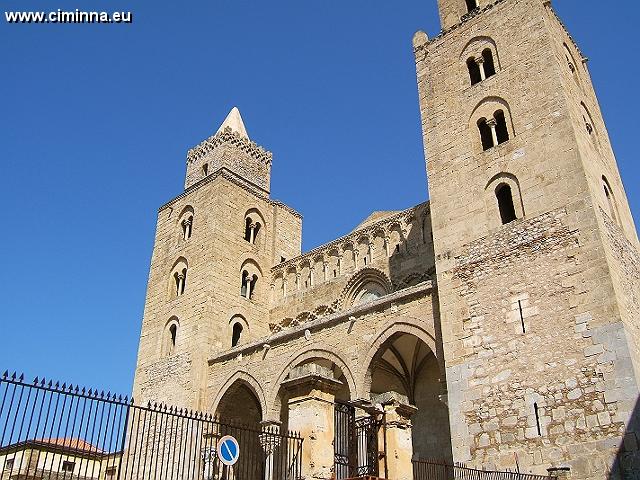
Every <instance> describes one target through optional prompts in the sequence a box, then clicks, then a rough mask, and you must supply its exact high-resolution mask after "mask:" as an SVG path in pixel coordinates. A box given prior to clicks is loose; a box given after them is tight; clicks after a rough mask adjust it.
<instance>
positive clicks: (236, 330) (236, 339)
mask: <svg viewBox="0 0 640 480" xmlns="http://www.w3.org/2000/svg"><path fill="white" fill-rule="evenodd" d="M241 336H242V324H241V323H235V324H234V325H233V334H232V336H231V346H232V347H235V346H237V345H238V343H240V337H241Z"/></svg>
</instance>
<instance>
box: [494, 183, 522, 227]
mask: <svg viewBox="0 0 640 480" xmlns="http://www.w3.org/2000/svg"><path fill="white" fill-rule="evenodd" d="M496 199H497V200H498V209H499V210H500V220H502V224H503V225H506V224H507V223H511V222H513V221H514V220H516V219H517V218H518V217H517V216H516V208H515V205H514V204H513V194H512V192H511V187H510V186H509V185H507V184H506V183H502V184H500V185H498V187H497V188H496Z"/></svg>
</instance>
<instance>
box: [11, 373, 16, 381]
mask: <svg viewBox="0 0 640 480" xmlns="http://www.w3.org/2000/svg"><path fill="white" fill-rule="evenodd" d="M16 377H17V375H16V372H13V375H11V380H15V379H16Z"/></svg>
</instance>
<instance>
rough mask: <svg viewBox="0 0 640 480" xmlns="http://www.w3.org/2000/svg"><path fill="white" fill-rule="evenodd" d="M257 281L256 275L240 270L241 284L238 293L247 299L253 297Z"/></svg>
mask: <svg viewBox="0 0 640 480" xmlns="http://www.w3.org/2000/svg"><path fill="white" fill-rule="evenodd" d="M257 282H258V276H257V275H250V274H249V272H248V271H246V270H243V271H242V285H241V286H240V295H241V296H243V297H244V298H248V299H249V300H251V299H253V297H254V293H255V289H256V284H257Z"/></svg>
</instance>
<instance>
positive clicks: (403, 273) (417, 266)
mask: <svg viewBox="0 0 640 480" xmlns="http://www.w3.org/2000/svg"><path fill="white" fill-rule="evenodd" d="M428 212H429V205H428V204H426V205H424V207H423V208H420V209H418V210H417V211H416V216H415V219H414V220H413V222H414V225H413V228H411V230H410V231H409V233H408V235H407V238H405V239H404V240H405V242H404V243H405V245H406V247H405V248H404V249H401V250H400V251H399V252H394V253H392V255H391V256H390V258H389V274H390V279H391V281H392V283H393V284H394V287H395V288H400V289H401V288H405V287H408V286H412V285H415V284H418V283H421V282H424V281H428V280H431V281H432V282H433V286H434V288H433V290H432V292H431V295H432V312H431V313H432V315H433V322H434V327H435V335H436V338H435V341H436V342H435V343H436V351H435V352H433V353H434V355H435V357H436V359H437V360H438V366H439V378H438V379H437V380H436V382H434V383H433V385H432V386H433V393H432V395H433V397H434V400H435V402H436V403H438V402H439V403H440V404H441V405H442V407H443V408H442V410H441V412H442V413H443V415H442V419H441V422H440V423H439V429H438V432H432V436H433V437H437V438H439V439H440V440H438V441H437V442H436V443H437V444H431V445H430V446H429V447H428V448H427V447H425V444H424V443H425V442H423V441H421V439H418V438H416V435H418V436H420V435H424V434H426V433H427V432H426V431H425V428H426V429H427V430H429V429H431V428H433V425H428V424H426V423H425V424H423V425H422V427H423V428H420V427H421V426H420V425H419V424H417V422H420V421H421V419H420V415H414V416H413V417H412V423H413V424H414V429H413V434H414V439H413V440H414V441H413V443H414V451H413V455H414V458H422V459H433V460H439V461H444V462H446V463H451V462H452V461H453V455H452V448H451V433H450V425H449V415H448V410H449V407H448V405H447V387H446V385H447V382H446V373H445V372H446V371H445V368H444V352H443V344H442V328H441V325H440V309H439V304H438V294H437V288H436V272H435V253H434V250H433V236H432V230H431V215H430V214H429V213H428ZM425 214H426V215H425ZM424 320H425V321H431V319H430V318H425V319H424ZM434 380H435V378H434ZM429 388H431V387H429ZM416 403H417V402H416ZM416 406H418V407H419V405H416ZM433 413H434V414H435V412H433Z"/></svg>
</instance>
